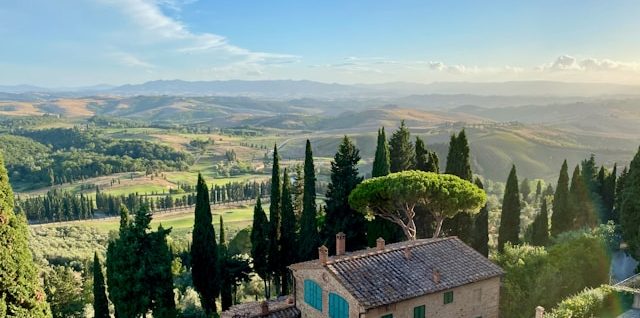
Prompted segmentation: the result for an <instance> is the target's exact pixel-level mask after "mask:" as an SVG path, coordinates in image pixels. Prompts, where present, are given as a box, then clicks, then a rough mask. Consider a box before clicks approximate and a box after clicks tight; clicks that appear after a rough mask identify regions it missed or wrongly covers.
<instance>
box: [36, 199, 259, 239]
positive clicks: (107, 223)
mask: <svg viewBox="0 0 640 318" xmlns="http://www.w3.org/2000/svg"><path fill="white" fill-rule="evenodd" d="M264 208H265V210H266V212H267V214H268V213H269V212H268V206H265V207H264ZM212 212H213V214H214V215H213V224H214V225H217V224H218V223H219V222H220V216H222V217H223V219H224V224H225V228H229V229H230V230H231V231H234V232H235V231H237V230H240V229H243V228H245V227H247V226H249V225H251V222H252V220H253V206H244V205H242V206H238V207H234V208H224V209H216V208H214V209H213V211H212ZM68 224H69V225H74V226H80V227H88V228H93V229H96V230H97V231H98V232H101V233H105V234H106V233H109V231H117V230H118V227H119V224H120V221H119V220H118V219H117V218H113V219H107V220H87V221H77V222H70V223H68ZM160 224H162V226H163V227H164V228H169V227H171V228H173V230H174V231H175V232H178V233H182V232H187V233H190V232H191V228H192V227H193V213H192V212H187V213H182V214H166V215H162V214H158V215H155V216H154V218H153V220H152V221H151V227H152V228H156V227H158V225H160ZM61 226H68V225H67V224H65V225H60V224H47V225H42V226H35V227H45V228H55V227H61Z"/></svg>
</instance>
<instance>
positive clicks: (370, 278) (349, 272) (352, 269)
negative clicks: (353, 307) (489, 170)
mask: <svg viewBox="0 0 640 318" xmlns="http://www.w3.org/2000/svg"><path fill="white" fill-rule="evenodd" d="M406 249H409V251H410V252H409V254H410V256H409V257H408V258H406V256H405V253H406V252H405V250H406ZM314 264H315V265H314ZM316 266H320V264H319V262H318V260H315V261H310V262H305V263H299V264H295V265H292V266H291V268H293V269H296V268H309V267H316ZM326 268H327V269H328V270H329V272H331V273H332V274H333V275H334V276H335V277H336V279H337V280H338V281H339V282H340V283H341V284H342V285H343V286H344V287H345V288H346V289H347V290H348V291H349V292H350V293H351V294H352V295H353V296H354V297H355V298H356V300H358V302H359V303H360V304H361V305H362V306H364V307H365V308H372V307H378V306H382V305H387V304H392V303H396V302H398V301H402V300H406V299H410V298H414V297H418V296H422V295H426V294H430V293H434V292H439V291H443V290H447V289H451V288H453V287H457V286H462V285H466V284H470V283H473V282H477V281H481V280H485V279H488V278H492V277H496V276H500V275H502V274H503V273H504V272H503V270H502V269H501V268H500V267H499V266H497V265H495V264H493V263H492V262H491V261H489V260H488V259H487V258H485V257H484V256H483V255H481V254H479V253H478V252H476V251H475V250H474V249H472V248H471V247H469V246H467V245H466V244H464V243H463V242H462V241H461V240H459V239H458V238H457V237H448V238H440V239H425V240H417V241H414V242H403V243H396V244H390V245H387V246H386V248H385V250H384V251H380V252H377V251H376V250H375V249H367V250H363V251H359V252H355V253H350V254H347V255H345V256H333V257H331V258H329V261H328V263H327V265H326ZM434 272H438V273H439V282H437V283H436V282H435V281H434V280H436V279H435V278H434Z"/></svg>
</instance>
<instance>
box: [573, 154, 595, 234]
mask: <svg viewBox="0 0 640 318" xmlns="http://www.w3.org/2000/svg"><path fill="white" fill-rule="evenodd" d="M587 178H589V177H584V176H582V174H581V173H580V166H578V165H576V168H575V169H574V170H573V176H572V178H571V187H570V188H569V204H570V211H571V215H572V217H573V229H581V228H585V227H587V228H591V227H594V226H596V224H597V223H598V218H597V216H596V210H595V208H594V205H593V201H592V200H591V199H592V196H590V195H589V194H590V192H589V189H588V188H587V187H588V186H587V181H585V180H588V179H587Z"/></svg>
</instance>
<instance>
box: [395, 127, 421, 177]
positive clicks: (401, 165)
mask: <svg viewBox="0 0 640 318" xmlns="http://www.w3.org/2000/svg"><path fill="white" fill-rule="evenodd" d="M389 156H390V157H389V160H390V171H391V172H400V171H405V170H411V169H413V167H414V162H413V161H414V159H415V151H414V149H413V144H411V133H410V132H409V128H407V126H405V124H404V120H403V121H402V122H401V123H400V127H399V128H398V130H396V131H395V132H394V133H393V135H392V136H391V140H390V141H389Z"/></svg>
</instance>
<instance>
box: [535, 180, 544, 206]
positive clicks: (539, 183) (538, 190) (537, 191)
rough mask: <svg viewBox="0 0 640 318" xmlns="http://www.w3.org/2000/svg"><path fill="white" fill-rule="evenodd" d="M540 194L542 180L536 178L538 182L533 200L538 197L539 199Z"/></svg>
mask: <svg viewBox="0 0 640 318" xmlns="http://www.w3.org/2000/svg"><path fill="white" fill-rule="evenodd" d="M541 195H542V180H538V183H537V184H536V198H535V200H536V201H538V199H540V196H541Z"/></svg>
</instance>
